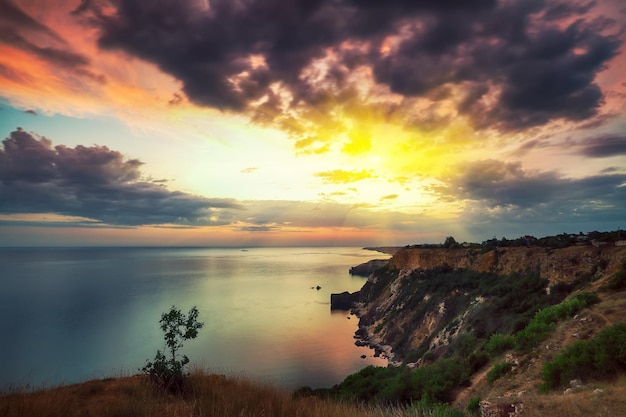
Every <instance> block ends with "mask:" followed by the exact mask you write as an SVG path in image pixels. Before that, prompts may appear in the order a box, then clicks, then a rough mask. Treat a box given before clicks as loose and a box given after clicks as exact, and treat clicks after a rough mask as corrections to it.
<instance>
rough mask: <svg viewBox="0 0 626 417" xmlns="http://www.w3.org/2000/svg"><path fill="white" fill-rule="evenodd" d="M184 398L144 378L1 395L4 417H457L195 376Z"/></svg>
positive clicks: (433, 409) (441, 409)
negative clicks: (337, 400)
mask: <svg viewBox="0 0 626 417" xmlns="http://www.w3.org/2000/svg"><path fill="white" fill-rule="evenodd" d="M188 381H189V384H188V389H187V392H186V393H185V394H184V395H171V394H167V393H164V392H163V391H162V390H159V389H156V388H155V387H154V386H153V385H152V384H150V383H149V382H148V379H147V377H145V376H132V377H123V378H110V379H105V380H96V381H88V382H85V383H82V384H77V385H69V386H61V387H56V388H51V389H46V390H40V391H35V392H27V391H20V390H12V391H10V392H4V393H0V415H1V416H3V417H27V416H28V417H30V416H40V417H57V416H58V417H61V416H63V417H86V416H93V417H100V416H107V417H131V416H132V417H142V416H145V417H179V416H185V417H187V416H189V417H195V416H197V417H203V416H212V417H253V416H255V417H256V416H259V417H261V416H272V417H458V416H463V415H464V414H463V413H460V412H458V411H455V410H453V409H452V408H450V407H447V406H437V405H434V406H431V405H428V406H426V405H421V404H415V405H414V406H412V407H409V408H406V407H381V406H365V405H359V404H355V403H349V402H336V401H332V400H325V399H320V398H314V397H299V398H298V397H294V396H293V395H292V394H291V393H290V392H288V391H284V390H281V389H279V388H276V387H274V386H271V385H267V384H260V383H258V382H253V381H251V380H248V379H246V378H238V377H224V376H220V375H209V374H207V373H205V372H203V371H194V372H193V373H192V375H191V376H190V377H189V380H188Z"/></svg>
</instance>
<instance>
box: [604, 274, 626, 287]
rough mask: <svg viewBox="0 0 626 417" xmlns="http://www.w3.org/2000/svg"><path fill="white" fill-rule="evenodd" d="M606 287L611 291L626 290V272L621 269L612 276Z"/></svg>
mask: <svg viewBox="0 0 626 417" xmlns="http://www.w3.org/2000/svg"><path fill="white" fill-rule="evenodd" d="M607 286H608V288H609V289H610V290H611V291H620V290H623V289H624V288H626V271H625V270H624V269H621V270H619V271H617V272H616V273H615V274H613V276H612V277H611V279H610V280H609V283H608V284H607Z"/></svg>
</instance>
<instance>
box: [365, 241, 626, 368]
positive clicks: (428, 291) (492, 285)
mask: <svg viewBox="0 0 626 417" xmlns="http://www.w3.org/2000/svg"><path fill="white" fill-rule="evenodd" d="M624 262H626V247H623V246H622V247H604V248H596V247H593V246H571V247H567V248H562V249H552V248H541V247H513V248H498V249H496V250H491V251H488V252H485V253H483V252H482V251H481V249H444V248H411V247H407V248H402V249H400V250H398V251H397V252H396V253H395V254H394V255H393V257H392V258H391V259H390V260H389V261H388V264H387V267H386V268H383V269H380V270H378V271H376V272H374V273H373V274H372V275H370V277H369V279H368V281H367V283H366V284H365V285H364V286H363V288H362V289H361V290H360V291H359V294H358V299H359V302H358V303H356V304H355V309H354V311H355V313H356V314H357V315H358V316H359V317H360V329H359V332H358V334H357V336H358V338H360V339H361V340H360V343H366V344H369V345H370V346H372V347H373V348H375V349H376V350H377V351H378V353H379V354H380V353H382V354H385V355H387V356H388V357H389V358H391V359H392V360H393V361H397V362H401V361H404V362H405V363H415V366H419V364H421V363H422V362H423V359H422V356H423V355H424V354H425V353H427V352H428V353H429V355H428V357H429V358H436V357H439V356H441V355H443V354H445V352H446V351H447V348H448V347H449V346H450V345H451V344H454V341H455V340H456V337H457V336H458V335H459V334H461V333H468V332H473V334H477V335H478V336H479V337H486V336H488V335H489V334H492V333H495V332H499V333H506V334H508V333H514V332H516V331H518V330H520V329H521V328H522V327H523V326H524V325H525V324H526V323H527V322H528V321H529V320H530V318H531V317H532V315H533V314H534V313H535V312H536V311H537V310H539V309H541V308H544V307H546V306H548V305H550V304H554V303H555V302H558V301H560V300H561V299H563V298H565V297H566V296H567V295H568V294H569V293H570V292H572V291H574V290H577V289H581V288H584V287H585V286H590V285H593V283H595V282H599V281H601V280H603V279H604V278H607V277H610V276H611V275H613V274H614V273H615V272H616V271H618V270H620V268H622V267H623V265H624Z"/></svg>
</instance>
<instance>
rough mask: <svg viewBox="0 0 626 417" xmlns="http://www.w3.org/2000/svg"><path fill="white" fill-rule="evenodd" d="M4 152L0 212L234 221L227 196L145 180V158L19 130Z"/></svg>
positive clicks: (136, 221) (123, 220)
mask: <svg viewBox="0 0 626 417" xmlns="http://www.w3.org/2000/svg"><path fill="white" fill-rule="evenodd" d="M2 143H3V145H4V150H1V151H0V212H2V213H5V214H11V213H57V214H62V215H66V216H79V217H82V218H86V219H95V220H98V221H100V222H103V223H106V224H110V225H149V224H189V225H205V224H208V225H211V224H225V223H230V222H231V221H232V213H231V214H229V213H228V210H226V209H241V206H240V205H239V204H238V203H236V202H234V201H233V200H229V199H208V198H203V197H197V196H193V195H190V194H186V193H182V192H176V191H168V190H167V189H165V188H163V187H162V186H161V185H159V184H158V183H154V182H147V181H142V180H141V172H140V170H139V168H140V166H141V162H140V161H139V160H137V159H125V158H124V157H123V156H122V155H121V154H120V153H119V152H116V151H113V150H110V149H108V148H107V147H105V146H91V147H85V146H80V145H79V146H76V147H75V148H68V147H66V146H63V145H58V146H55V147H54V148H53V147H52V142H51V141H50V140H49V139H47V138H45V137H36V136H35V135H33V134H30V133H28V132H26V131H24V130H21V129H18V130H16V131H14V132H12V133H11V135H10V137H9V138H7V139H5V140H4V141H3V142H2Z"/></svg>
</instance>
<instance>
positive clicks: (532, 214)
mask: <svg viewBox="0 0 626 417" xmlns="http://www.w3.org/2000/svg"><path fill="white" fill-rule="evenodd" d="M625 27H626V9H624V7H623V5H622V3H621V2H620V1H619V0H599V1H597V2H585V1H580V2H579V1H564V0H563V1H561V0H545V1H538V2H532V5H531V4H529V3H528V2H526V1H523V0H519V1H517V0H515V1H497V0H471V1H448V2H437V1H425V2H412V1H403V0H397V1H396V0H394V1H388V2H379V3H378V2H370V1H366V2H359V1H355V0H341V1H325V0H321V1H317V2H312V3H311V2H300V1H295V0H294V1H250V2H245V4H244V3H241V2H233V1H230V0H213V1H206V2H201V1H196V0H183V1H180V0H177V1H174V0H171V1H170V0H166V1H159V2H149V1H148V2H146V1H141V0H119V1H109V0H82V1H81V0H54V1H47V2H41V1H37V0H0V29H1V31H0V130H1V132H2V137H3V138H5V140H4V142H3V148H0V245H3V246H12V245H17V246H22V245H26V246H29V245H44V246H45V245H65V246H71V245H119V244H121V245H193V246H196V245H211V246H247V245H357V246H361V245H363V246H364V245H406V244H411V243H420V242H442V241H443V240H444V239H445V237H446V236H449V235H454V236H455V238H456V239H457V240H459V241H464V240H466V241H482V240H485V239H488V238H491V237H492V236H494V235H498V236H502V235H506V236H509V237H516V236H521V235H525V234H535V235H538V236H543V235H547V234H552V233H562V232H576V233H577V232H579V231H583V232H586V231H590V230H614V229H617V228H619V227H624V226H623V225H624V224H626V210H625V209H624V207H626V134H625V132H626V117H625V116H624V115H625V114H626V78H625V76H624V74H625V72H624V66H625V65H626V55H625V54H624V41H625V40H626V31H625V30H624V28H625Z"/></svg>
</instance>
